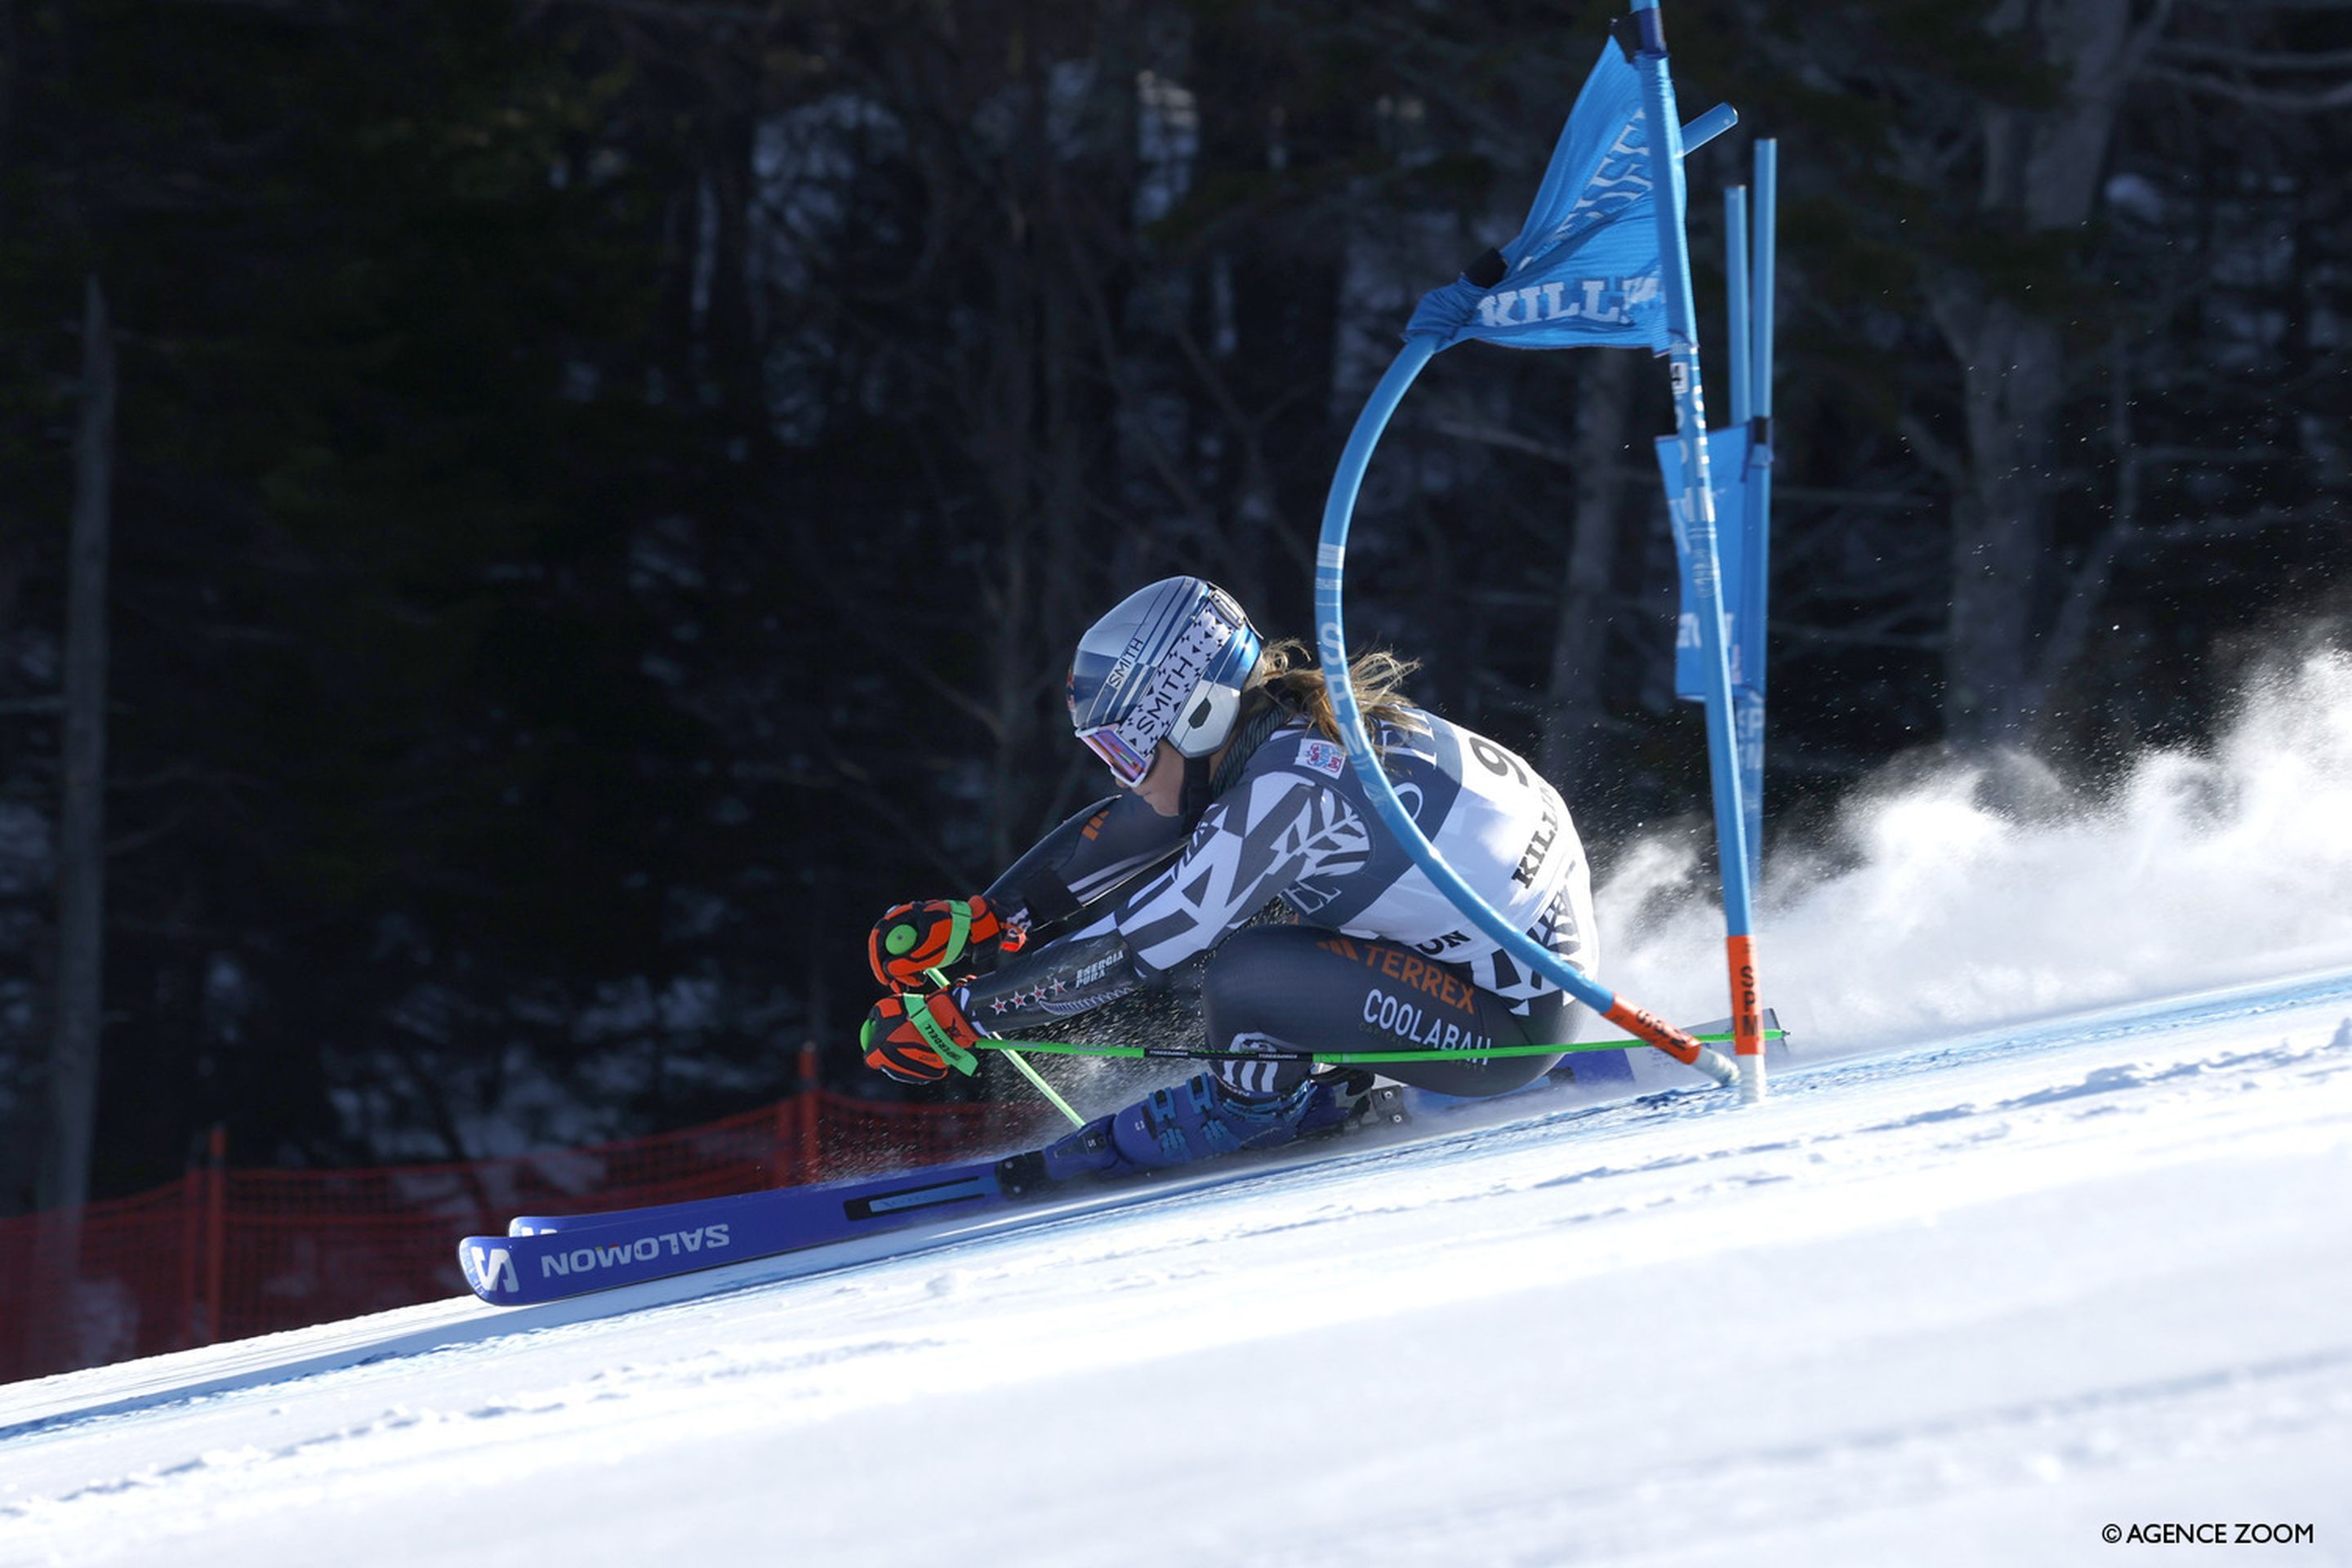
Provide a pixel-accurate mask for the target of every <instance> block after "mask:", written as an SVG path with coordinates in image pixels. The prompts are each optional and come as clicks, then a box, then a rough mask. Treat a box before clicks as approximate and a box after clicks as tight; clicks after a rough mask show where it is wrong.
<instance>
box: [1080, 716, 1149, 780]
mask: <svg viewBox="0 0 2352 1568" xmlns="http://www.w3.org/2000/svg"><path fill="white" fill-rule="evenodd" d="M1078 743H1079V744H1080V745H1083V746H1084V747H1086V749H1087V751H1089V752H1093V753H1094V754H1095V755H1096V756H1097V757H1099V758H1101V759H1102V764H1103V766H1105V767H1107V768H1108V769H1109V770H1110V773H1111V777H1113V778H1115V779H1117V780H1118V782H1119V784H1120V786H1121V787H1122V788H1126V789H1133V788H1134V787H1135V786H1136V785H1138V784H1141V783H1142V782H1143V775H1144V774H1146V773H1150V771H1151V759H1150V757H1148V756H1139V755H1138V754H1137V752H1136V750H1135V748H1134V747H1133V746H1130V745H1129V744H1128V743H1127V741H1126V738H1125V737H1123V736H1122V735H1120V734H1119V732H1118V725H1116V724H1103V725H1098V726H1097V727H1096V728H1094V729H1092V730H1081V731H1078ZM1159 749H1160V748H1159V747H1157V746H1154V747H1153V748H1152V750H1153V751H1155V752H1156V751H1158V750H1159Z"/></svg>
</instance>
